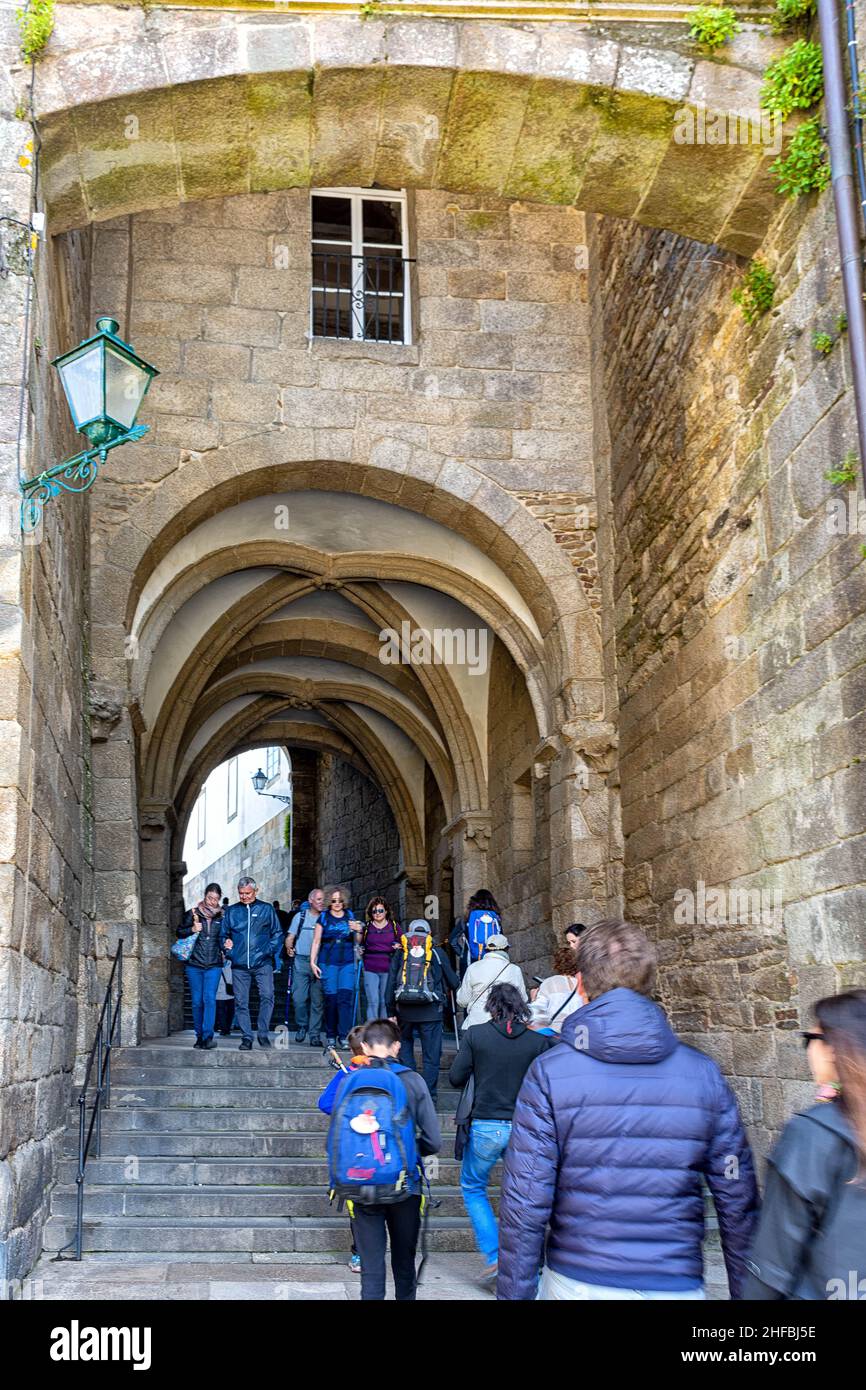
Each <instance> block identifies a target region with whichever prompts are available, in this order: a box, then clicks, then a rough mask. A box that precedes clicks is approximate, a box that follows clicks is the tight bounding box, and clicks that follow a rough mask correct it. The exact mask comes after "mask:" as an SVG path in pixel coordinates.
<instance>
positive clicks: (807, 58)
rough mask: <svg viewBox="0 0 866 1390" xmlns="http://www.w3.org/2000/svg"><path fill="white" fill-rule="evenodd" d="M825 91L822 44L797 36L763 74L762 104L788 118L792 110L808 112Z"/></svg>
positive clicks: (785, 118)
mask: <svg viewBox="0 0 866 1390" xmlns="http://www.w3.org/2000/svg"><path fill="white" fill-rule="evenodd" d="M823 92H824V65H823V62H822V60H821V46H820V44H817V43H812V42H811V41H810V40H809V39H797V40H796V42H795V43H792V44H791V46H790V48H786V49H785V51H784V53H782V54H781V55H780V56H779V57H778V58H777V59H776V61H775V63H771V64H770V66H769V67H768V68H767V70H766V71H765V73H764V85H763V87H762V88H761V105H762V106H763V108H764V110H765V111H773V112H775V113H776V114H777V115H779V116H781V118H782V120H783V121H786V120H787V119H788V117H789V116H790V114H791V112H792V111H808V109H809V107H810V106H814V105H815V104H816V103H817V102H819V101H820V100H821V97H822V95H823Z"/></svg>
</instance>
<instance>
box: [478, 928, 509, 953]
mask: <svg viewBox="0 0 866 1390" xmlns="http://www.w3.org/2000/svg"><path fill="white" fill-rule="evenodd" d="M484 949H485V951H507V950H508V937H507V936H503V935H502V933H501V932H496V933H495V934H494V935H493V936H488V938H487V940H486V941H485V943H484Z"/></svg>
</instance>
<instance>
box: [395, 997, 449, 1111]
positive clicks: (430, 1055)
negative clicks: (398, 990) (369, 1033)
mask: <svg viewBox="0 0 866 1390" xmlns="http://www.w3.org/2000/svg"><path fill="white" fill-rule="evenodd" d="M397 1021H398V1023H399V1024H400V1037H401V1039H402V1041H401V1043H400V1061H401V1062H402V1063H403V1066H404V1067H408V1068H409V1070H410V1071H417V1070H418V1068H417V1067H416V1066H415V1034H416V1033H417V1034H418V1036H419V1038H420V1039H421V1058H422V1063H421V1066H422V1073H423V1076H424V1080H425V1081H426V1082H427V1088H428V1090H429V1092H430V1095H431V1097H432V1100H433V1104H434V1105H435V1104H436V1101H437V1100H438V1097H439V1063H440V1062H441V1061H442V1016H441V1014H440V1016H439V1018H437V1019H433V1020H431V1021H430V1022H429V1023H412V1022H410V1021H409V1020H407V1019H406V1018H404V1017H403V1015H402V1014H401V1013H400V1010H399V1007H398V1009H397Z"/></svg>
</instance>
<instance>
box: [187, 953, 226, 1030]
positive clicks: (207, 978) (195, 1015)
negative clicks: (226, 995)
mask: <svg viewBox="0 0 866 1390" xmlns="http://www.w3.org/2000/svg"><path fill="white" fill-rule="evenodd" d="M221 974H222V967H221V966H219V965H209V966H207V967H206V968H203V967H202V966H200V965H188V966H187V967H186V978H187V980H188V981H189V997H190V1000H191V1001H192V1026H193V1028H194V1029H195V1035H196V1037H197V1038H198V1039H199V1041H200V1042H209V1041H210V1039H211V1038H212V1037H213V1030H214V1024H215V1021H216V997H217V990H218V989H219V983H220V975H221Z"/></svg>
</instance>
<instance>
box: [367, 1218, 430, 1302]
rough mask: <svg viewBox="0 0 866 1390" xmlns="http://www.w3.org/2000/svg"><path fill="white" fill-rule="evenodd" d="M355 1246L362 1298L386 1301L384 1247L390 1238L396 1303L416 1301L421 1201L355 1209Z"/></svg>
mask: <svg viewBox="0 0 866 1390" xmlns="http://www.w3.org/2000/svg"><path fill="white" fill-rule="evenodd" d="M352 1225H353V1229H354V1235H355V1244H356V1246H357V1247H358V1254H359V1255H360V1256H361V1298H362V1300H364V1301H369V1300H371V1299H376V1300H378V1301H379V1302H380V1303H381V1302H382V1300H383V1299H384V1297H385V1244H386V1240H387V1237H388V1236H390V1237H391V1272H392V1274H393V1275H394V1296H395V1298H396V1299H397V1302H398V1303H411V1302H414V1299H415V1286H416V1278H415V1252H416V1250H417V1248H418V1233H419V1231H420V1230H421V1198H420V1196H418V1197H404V1199H403V1201H402V1202H392V1203H391V1204H390V1206H382V1207H363V1206H361V1205H360V1203H359V1204H357V1205H356V1206H355V1215H354V1217H353V1219H352Z"/></svg>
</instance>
